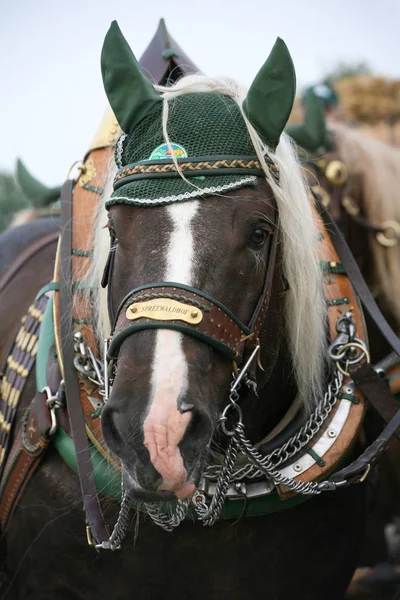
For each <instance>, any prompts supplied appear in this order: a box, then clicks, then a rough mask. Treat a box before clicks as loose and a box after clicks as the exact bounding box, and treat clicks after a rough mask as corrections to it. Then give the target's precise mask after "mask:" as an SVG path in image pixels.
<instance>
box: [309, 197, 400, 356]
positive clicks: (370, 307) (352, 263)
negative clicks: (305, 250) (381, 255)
mask: <svg viewBox="0 0 400 600" xmlns="http://www.w3.org/2000/svg"><path fill="white" fill-rule="evenodd" d="M314 197H315V199H316V202H317V206H318V207H319V212H320V215H321V217H322V219H323V221H324V223H325V226H326V228H327V229H328V231H329V233H330V235H331V239H332V242H333V245H334V246H335V249H336V252H337V253H338V255H339V258H340V260H341V262H342V264H343V266H344V268H345V270H346V273H347V276H348V277H349V279H350V281H351V283H352V285H353V287H354V289H355V290H356V292H357V294H358V296H359V298H360V300H361V302H362V304H363V306H364V308H365V310H366V311H367V312H368V313H369V315H370V317H371V318H372V319H373V321H374V322H375V324H376V326H377V327H378V329H379V331H380V332H381V334H382V335H383V337H384V338H385V339H386V341H387V342H388V344H389V345H390V346H391V348H393V350H394V351H395V352H396V354H398V355H399V356H400V338H399V337H398V336H397V335H396V334H395V333H394V331H393V330H392V328H391V327H390V325H389V323H388V322H387V321H386V319H385V317H384V316H383V314H382V313H381V311H380V309H379V307H378V305H377V304H376V302H375V300H374V298H373V296H372V294H371V292H370V291H369V289H368V286H367V284H366V283H365V281H364V278H363V276H362V274H361V271H360V269H359V267H358V265H357V262H356V260H355V258H354V257H353V255H352V253H351V252H350V249H349V247H348V245H347V243H346V241H345V239H344V237H343V235H342V233H341V231H340V229H339V227H338V226H337V225H336V223H335V221H334V220H333V219H332V217H331V216H330V214H329V212H328V211H327V210H326V209H325V208H324V207H323V206H322V205H321V203H320V202H319V199H318V198H317V197H316V196H315V194H314Z"/></svg>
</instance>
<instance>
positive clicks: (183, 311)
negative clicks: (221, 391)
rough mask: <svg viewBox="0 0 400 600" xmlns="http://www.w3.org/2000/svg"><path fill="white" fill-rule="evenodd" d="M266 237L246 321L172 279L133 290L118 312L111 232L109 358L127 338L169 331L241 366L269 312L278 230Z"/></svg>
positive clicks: (107, 283)
mask: <svg viewBox="0 0 400 600" xmlns="http://www.w3.org/2000/svg"><path fill="white" fill-rule="evenodd" d="M276 220H277V217H276V218H275V223H274V229H273V231H272V233H271V234H270V237H269V239H268V246H269V248H268V259H267V267H266V271H265V278H264V284H263V288H262V292H261V294H260V297H259V299H258V301H257V304H256V307H255V309H254V311H253V314H252V316H251V318H250V320H249V323H248V325H245V324H244V323H242V322H241V320H240V319H238V318H237V317H236V316H235V315H234V314H233V313H232V312H231V311H230V310H229V309H228V308H227V307H226V306H224V305H223V304H222V303H221V302H219V301H218V300H216V299H215V298H213V297H212V296H210V295H208V294H206V293H205V292H203V291H202V290H198V289H195V288H193V287H190V286H187V285H184V284H182V283H174V282H157V283H149V284H146V285H142V286H140V287H137V288H135V289H133V290H131V291H130V292H129V293H128V294H127V295H126V296H125V297H124V298H123V300H122V302H121V303H120V305H119V307H118V309H117V310H116V311H115V312H114V309H113V303H112V293H111V282H112V274H113V268H114V257H115V244H116V243H118V242H117V240H116V238H115V237H113V236H111V249H110V254H109V257H108V260H107V263H106V267H105V270H104V274H103V279H102V286H103V287H106V286H107V287H108V290H107V303H108V311H109V316H110V321H111V323H112V331H111V337H110V339H109V342H110V345H109V348H108V357H107V359H108V362H109V364H110V363H113V362H114V361H116V360H117V359H118V354H119V351H120V349H121V346H122V344H123V342H124V341H125V340H126V339H127V338H128V337H130V336H131V335H133V334H134V333H136V332H137V331H143V330H146V329H170V330H173V331H179V332H181V333H184V334H186V335H190V336H192V337H194V338H196V339H198V340H200V341H202V342H205V343H207V344H208V345H209V346H211V347H212V348H213V349H214V350H216V351H218V352H219V353H220V354H221V355H222V356H224V357H225V358H227V359H229V360H232V361H234V362H235V363H236V365H239V364H240V363H241V362H242V361H243V359H245V358H246V357H247V356H248V355H249V354H250V353H251V352H252V350H254V348H255V347H256V345H257V344H258V339H259V333H260V329H261V327H262V324H263V322H264V319H265V315H266V313H267V310H268V306H269V301H270V297H271V289H272V282H273V274H274V268H275V262H276V251H277V244H278V232H277V229H276Z"/></svg>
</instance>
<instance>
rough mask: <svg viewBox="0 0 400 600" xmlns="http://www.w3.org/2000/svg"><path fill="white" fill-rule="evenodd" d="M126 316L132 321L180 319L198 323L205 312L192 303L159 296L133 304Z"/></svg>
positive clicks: (193, 323)
mask: <svg viewBox="0 0 400 600" xmlns="http://www.w3.org/2000/svg"><path fill="white" fill-rule="evenodd" d="M126 318H127V319H129V320H130V321H135V319H154V320H155V321H177V320H178V321H184V322H185V323H190V324H191V325H197V324H198V323H200V321H201V320H202V318H203V313H202V312H201V310H200V309H199V308H196V306H190V304H184V303H183V302H178V301H177V300H170V299H169V298H158V299H154V300H147V301H146V302H136V303H135V304H132V305H131V306H129V307H128V308H127V310H126Z"/></svg>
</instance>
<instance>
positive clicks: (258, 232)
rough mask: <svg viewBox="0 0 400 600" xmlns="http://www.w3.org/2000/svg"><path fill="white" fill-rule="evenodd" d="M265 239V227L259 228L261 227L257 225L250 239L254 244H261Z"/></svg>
mask: <svg viewBox="0 0 400 600" xmlns="http://www.w3.org/2000/svg"><path fill="white" fill-rule="evenodd" d="M266 239H267V232H266V231H265V229H261V227H257V229H255V230H254V231H253V233H252V234H251V241H252V242H253V244H255V245H256V246H262V245H263V244H264V243H265V240H266Z"/></svg>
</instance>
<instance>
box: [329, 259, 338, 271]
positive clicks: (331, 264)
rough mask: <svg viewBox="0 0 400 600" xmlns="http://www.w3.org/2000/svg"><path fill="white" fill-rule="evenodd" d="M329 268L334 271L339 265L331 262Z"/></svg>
mask: <svg viewBox="0 0 400 600" xmlns="http://www.w3.org/2000/svg"><path fill="white" fill-rule="evenodd" d="M329 266H330V267H331V268H332V269H335V268H336V267H337V263H335V261H334V260H333V261H332V262H330V263H329Z"/></svg>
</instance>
